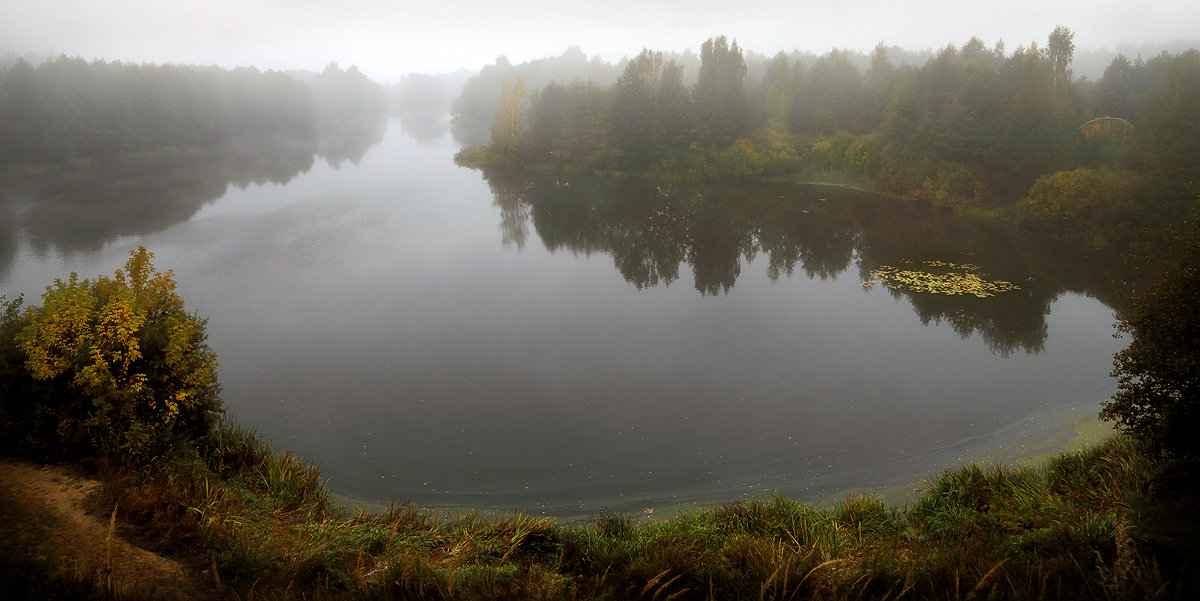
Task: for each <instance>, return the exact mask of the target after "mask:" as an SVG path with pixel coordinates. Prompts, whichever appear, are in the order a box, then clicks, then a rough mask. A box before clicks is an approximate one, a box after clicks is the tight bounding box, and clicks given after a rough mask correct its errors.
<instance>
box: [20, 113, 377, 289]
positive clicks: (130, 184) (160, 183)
mask: <svg viewBox="0 0 1200 601" xmlns="http://www.w3.org/2000/svg"><path fill="white" fill-rule="evenodd" d="M386 128H387V119H386V117H384V116H382V115H381V116H380V117H379V118H377V119H370V120H365V121H361V122H358V121H354V122H346V123H344V124H342V125H339V126H329V127H323V128H320V129H319V131H318V133H317V134H316V135H313V136H301V137H269V136H267V137H262V136H258V137H249V136H248V137H246V138H244V139H241V140H237V141H235V142H234V143H233V144H231V145H230V150H229V151H227V152H221V153H217V154H193V153H180V154H163V155H159V156H154V157H148V158H142V159H138V160H131V161H120V162H109V163H104V164H99V163H97V164H93V165H91V166H88V167H85V168H78V169H62V170H57V171H53V172H50V173H46V174H42V175H38V176H32V177H28V178H10V179H9V180H7V181H5V182H4V184H3V186H0V214H2V215H4V217H5V219H4V227H3V228H0V270H2V271H0V273H7V272H8V270H9V269H10V268H11V262H12V260H13V258H14V255H15V253H16V252H17V244H16V240H17V238H18V236H21V237H23V238H24V240H26V241H27V242H28V243H29V245H30V246H31V247H32V248H33V250H34V251H35V252H38V253H39V254H43V253H45V252H47V251H48V250H49V249H51V248H57V249H60V250H62V251H67V252H70V251H77V250H95V249H98V248H101V247H102V246H103V245H104V244H105V243H107V242H109V241H111V240H113V239H115V238H117V237H120V236H127V235H144V234H149V233H152V232H156V231H160V230H163V229H166V228H167V227H170V226H172V225H174V224H176V223H181V222H184V221H187V220H188V219H190V218H191V217H192V216H193V215H195V214H196V212H197V211H199V210H200V209H201V207H203V206H204V205H206V204H208V203H211V202H213V201H214V200H216V199H218V198H220V197H221V196H223V195H224V194H225V191H226V189H227V188H228V186H229V185H231V184H232V185H234V186H237V187H238V188H242V189H245V188H246V187H248V186H250V185H251V184H255V185H264V184H267V183H272V184H286V183H287V182H289V181H291V180H292V179H293V178H295V177H297V176H299V175H301V174H303V173H306V172H308V171H309V170H310V169H312V166H313V163H314V161H315V158H316V157H320V158H322V159H324V160H325V161H326V162H328V163H329V164H330V165H331V166H333V167H335V168H337V167H338V166H340V165H341V164H342V163H344V162H345V161H350V162H351V163H354V164H357V163H358V161H359V160H361V159H362V157H363V155H365V154H366V152H367V151H368V150H369V149H370V148H371V147H372V146H374V145H376V144H378V143H379V142H380V141H381V140H382V138H383V134H384V132H385V131H386Z"/></svg>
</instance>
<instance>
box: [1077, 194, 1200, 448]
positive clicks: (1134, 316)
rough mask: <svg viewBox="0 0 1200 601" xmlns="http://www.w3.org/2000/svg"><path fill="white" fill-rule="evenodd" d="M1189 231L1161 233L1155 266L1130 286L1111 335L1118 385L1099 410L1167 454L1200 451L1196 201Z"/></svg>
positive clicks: (1199, 212)
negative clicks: (1123, 339) (1117, 345)
mask: <svg viewBox="0 0 1200 601" xmlns="http://www.w3.org/2000/svg"><path fill="white" fill-rule="evenodd" d="M1193 211H1194V212H1193V218H1192V231H1191V232H1190V233H1188V234H1179V233H1175V232H1172V231H1168V233H1167V234H1166V235H1165V236H1164V239H1163V247H1164V251H1165V252H1163V253H1162V256H1161V257H1160V258H1159V260H1158V261H1156V262H1155V263H1154V265H1157V266H1158V268H1157V271H1156V273H1154V274H1153V275H1152V276H1151V277H1150V278H1149V279H1148V282H1149V283H1148V285H1147V286H1145V288H1144V289H1141V290H1139V289H1134V290H1132V291H1129V292H1128V293H1127V294H1126V295H1125V298H1124V299H1122V300H1123V301H1124V302H1123V303H1122V304H1123V307H1122V309H1121V311H1120V313H1119V315H1118V318H1119V319H1118V321H1117V332H1118V335H1128V336H1129V337H1130V338H1131V340H1130V343H1129V346H1128V347H1126V348H1125V349H1124V350H1122V351H1120V352H1119V353H1117V354H1116V356H1115V358H1114V362H1113V372H1112V376H1113V377H1115V378H1117V393H1116V394H1115V395H1113V398H1112V400H1110V401H1109V402H1108V403H1106V404H1105V406H1104V409H1103V410H1102V411H1101V412H1100V417H1101V418H1103V419H1106V420H1110V421H1114V422H1116V424H1117V426H1118V427H1119V428H1121V429H1122V430H1124V431H1126V432H1128V433H1130V434H1133V435H1134V436H1136V437H1138V438H1141V439H1142V440H1144V441H1146V442H1147V443H1149V444H1150V445H1151V446H1153V447H1155V448H1157V449H1159V450H1161V451H1165V452H1167V453H1169V454H1178V455H1182V456H1196V455H1198V454H1200V441H1198V439H1197V437H1196V432H1197V431H1198V430H1200V294H1197V292H1196V291H1197V289H1198V288H1200V231H1198V228H1200V203H1198V204H1197V205H1196V207H1194V209H1193Z"/></svg>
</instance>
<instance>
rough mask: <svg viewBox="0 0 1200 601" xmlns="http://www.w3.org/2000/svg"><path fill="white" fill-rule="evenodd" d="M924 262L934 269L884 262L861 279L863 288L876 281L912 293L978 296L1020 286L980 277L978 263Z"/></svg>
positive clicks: (990, 294)
mask: <svg viewBox="0 0 1200 601" xmlns="http://www.w3.org/2000/svg"><path fill="white" fill-rule="evenodd" d="M902 263H906V264H911V263H912V262H911V261H907V260H904V261H902ZM923 263H924V264H925V266H926V267H929V268H933V269H935V270H936V272H935V271H929V270H920V269H901V268H899V267H893V266H890V265H884V266H882V267H880V268H878V269H873V270H871V279H868V280H865V281H863V288H866V289H870V288H871V287H872V286H874V285H875V284H882V285H884V286H886V287H888V288H893V289H905V290H910V291H912V292H929V293H931V294H951V295H953V294H970V295H973V296H977V297H979V298H987V297H989V296H995V295H997V294H1000V293H1001V292H1008V291H1010V290H1019V289H1020V288H1019V287H1018V286H1017V285H1016V284H1013V283H1012V282H1006V281H1004V280H985V279H983V278H982V277H980V276H979V275H978V274H977V273H975V272H977V271H979V266H978V265H971V264H968V263H951V262H949V261H938V260H933V261H923ZM943 272H944V273H943Z"/></svg>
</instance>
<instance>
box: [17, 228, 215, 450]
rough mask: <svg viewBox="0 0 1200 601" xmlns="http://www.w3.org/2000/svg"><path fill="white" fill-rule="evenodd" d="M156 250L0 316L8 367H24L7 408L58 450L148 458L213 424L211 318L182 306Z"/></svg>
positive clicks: (74, 278)
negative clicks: (207, 329)
mask: <svg viewBox="0 0 1200 601" xmlns="http://www.w3.org/2000/svg"><path fill="white" fill-rule="evenodd" d="M153 256H154V255H153V254H152V253H150V252H149V251H148V250H146V249H145V248H144V247H138V248H137V249H135V250H133V251H131V252H130V255H129V260H128V262H126V263H125V268H124V270H117V271H116V272H115V274H114V276H113V277H111V278H109V277H103V276H102V277H100V278H97V279H96V280H95V281H94V282H93V281H89V280H80V279H79V277H78V275H76V274H74V273H73V274H71V276H70V277H69V278H68V279H67V280H65V281H64V280H61V279H59V280H55V282H54V284H53V285H51V286H47V287H46V291H45V293H44V294H43V295H42V306H41V307H29V308H28V309H26V310H25V311H24V312H23V313H18V311H17V310H16V305H17V303H8V304H7V306H6V310H5V312H4V314H3V317H2V318H0V319H3V323H0V334H2V335H4V336H5V339H4V340H2V341H0V347H2V348H3V349H4V350H5V352H4V357H3V358H2V359H4V361H3V362H4V364H5V369H6V370H8V371H19V372H23V374H24V376H22V379H19V380H18V381H17V382H16V383H15V384H13V383H11V382H10V383H9V385H8V386H10V387H14V388H16V389H15V390H12V389H10V390H6V391H5V395H4V397H3V399H2V400H0V412H3V414H4V415H5V416H6V417H7V418H8V419H10V420H13V421H14V422H15V423H17V424H23V425H24V426H25V427H26V429H27V430H28V431H29V432H30V435H31V436H33V437H35V438H38V439H40V440H41V441H42V442H44V443H46V447H47V448H50V449H53V450H54V451H56V452H57V453H58V454H66V455H71V454H80V455H83V456H90V455H96V454H99V455H106V456H112V457H119V458H121V459H122V460H128V461H134V462H136V461H143V460H146V459H149V458H150V457H153V456H156V455H159V454H161V453H162V452H163V451H165V450H167V448H169V447H171V446H172V445H173V444H174V443H175V442H176V441H178V440H180V439H189V440H195V439H196V438H198V437H200V436H202V435H203V434H205V433H206V432H208V431H209V430H210V429H211V428H212V426H213V424H214V420H215V418H216V415H217V413H218V411H219V410H220V401H219V399H218V396H217V394H218V385H217V377H216V368H217V357H216V355H215V354H214V353H213V352H212V351H211V350H210V349H209V347H208V344H207V342H206V335H205V322H204V320H203V319H200V318H198V317H196V316H194V315H189V314H188V313H186V312H185V311H184V310H183V300H182V299H180V298H179V296H178V295H177V294H176V293H175V281H174V279H173V278H174V273H172V272H171V271H167V272H165V273H161V272H158V271H157V270H155V269H154V266H153V265H152V264H151V262H150V259H151V258H153ZM18 302H19V301H18ZM18 328H19V330H18ZM10 427H12V424H10ZM18 427H20V426H18Z"/></svg>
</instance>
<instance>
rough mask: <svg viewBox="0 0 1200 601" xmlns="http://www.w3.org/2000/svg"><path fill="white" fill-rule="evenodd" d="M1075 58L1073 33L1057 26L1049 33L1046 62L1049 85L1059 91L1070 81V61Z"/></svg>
mask: <svg viewBox="0 0 1200 601" xmlns="http://www.w3.org/2000/svg"><path fill="white" fill-rule="evenodd" d="M1074 56H1075V32H1073V31H1071V30H1070V29H1067V28H1066V27H1063V26H1062V25H1059V26H1057V27H1055V28H1054V31H1052V32H1050V40H1049V43H1048V44H1047V45H1046V60H1047V61H1048V62H1049V63H1050V77H1051V83H1052V85H1053V87H1054V89H1055V90H1060V89H1062V88H1063V86H1064V85H1065V84H1066V83H1068V82H1069V81H1070V77H1071V68H1070V67H1071V59H1072V58H1073V57H1074Z"/></svg>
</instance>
